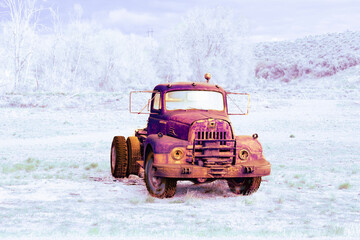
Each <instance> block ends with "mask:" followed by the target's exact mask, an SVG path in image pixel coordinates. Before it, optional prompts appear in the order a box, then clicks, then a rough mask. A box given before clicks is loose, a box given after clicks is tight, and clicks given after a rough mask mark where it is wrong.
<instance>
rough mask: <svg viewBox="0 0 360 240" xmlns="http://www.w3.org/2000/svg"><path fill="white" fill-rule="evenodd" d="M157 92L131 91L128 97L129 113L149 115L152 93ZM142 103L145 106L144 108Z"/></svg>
mask: <svg viewBox="0 0 360 240" xmlns="http://www.w3.org/2000/svg"><path fill="white" fill-rule="evenodd" d="M156 92H157V91H131V92H130V96H129V112H130V113H136V114H150V106H151V102H152V100H153V98H151V96H152V94H153V93H156ZM144 103H146V104H145V106H144Z"/></svg>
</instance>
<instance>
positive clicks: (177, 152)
mask: <svg viewBox="0 0 360 240" xmlns="http://www.w3.org/2000/svg"><path fill="white" fill-rule="evenodd" d="M171 157H172V158H173V159H174V160H176V161H178V160H181V159H182V158H183V157H184V151H183V150H182V149H181V148H174V149H173V150H172V151H171Z"/></svg>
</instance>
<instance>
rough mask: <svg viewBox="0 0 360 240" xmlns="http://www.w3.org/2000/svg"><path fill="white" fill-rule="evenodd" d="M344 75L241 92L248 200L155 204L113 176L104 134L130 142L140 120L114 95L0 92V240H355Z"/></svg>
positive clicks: (193, 193) (356, 203)
mask: <svg viewBox="0 0 360 240" xmlns="http://www.w3.org/2000/svg"><path fill="white" fill-rule="evenodd" d="M354 69H355V70H354ZM354 69H353V70H351V71H352V72H350V74H349V73H347V75H346V73H343V74H345V75H343V76H342V75H339V74H338V75H337V76H335V77H333V78H332V79H330V80H331V81H330V80H329V79H327V80H326V82H327V83H328V84H327V85H326V86H324V85H321V84H322V83H321V80H316V81H318V85H316V84H315V83H314V81H312V83H311V84H312V85H311V84H310V82H309V83H307V82H303V83H299V84H297V85H296V84H293V85H291V84H286V85H283V86H276V87H269V86H270V85H264V86H260V87H258V88H255V87H252V88H249V89H246V91H248V92H250V93H251V94H252V95H251V96H252V99H251V110H250V115H248V116H243V117H241V116H236V117H233V118H232V121H233V126H234V127H235V132H236V133H237V134H253V133H255V132H256V133H258V134H259V136H260V137H259V139H260V141H261V143H262V144H263V148H264V155H265V157H266V158H267V159H268V160H269V161H270V162H271V164H272V173H271V175H270V176H268V177H264V178H263V182H262V184H261V186H260V189H259V191H258V192H257V193H255V194H253V195H251V196H247V197H244V196H236V195H234V194H232V193H231V192H230V190H229V189H228V187H227V184H226V182H224V181H216V182H213V183H210V184H205V185H193V184H192V183H190V182H179V183H178V189H177V192H176V195H175V197H174V198H171V199H164V200H161V199H154V198H152V197H150V196H149V195H148V193H147V190H146V188H145V185H144V182H143V180H142V179H140V178H138V177H136V176H131V177H130V178H129V179H121V180H116V179H114V178H112V177H111V174H110V167H109V153H110V145H111V141H112V137H113V136H114V135H124V136H129V135H132V134H133V132H134V130H135V129H136V128H140V127H144V126H145V123H146V117H147V116H146V115H142V116H137V115H130V114H129V113H128V111H127V106H128V96H126V95H124V94H115V93H103V94H102V93H97V94H78V95H66V94H55V95H54V94H30V95H3V96H1V97H0V106H1V108H0V111H1V117H0V126H1V127H0V164H1V165H0V238H1V239H4V238H23V239H29V238H39V237H41V238H54V237H57V238H68V237H70V238H74V237H75V238H101V239H104V238H109V239H112V238H114V239H115V238H116V239H119V238H120V239H125V238H126V239H139V238H141V239H174V238H175V239H209V238H219V239H220V238H221V239H227V238H228V239H239V237H240V236H241V238H242V239H243V238H246V239H262V238H267V239H280V238H281V239H298V238H320V239H329V238H336V239H358V237H359V236H360V200H359V199H360V190H359V189H360V161H359V160H360V148H359V142H360V141H359V136H360V124H359V119H360V91H359V90H360V89H359V87H358V86H359V78H358V76H359V75H358V72H359V69H356V68H354ZM350 76H351V77H352V78H351V77H350ZM339 78H340V79H339ZM336 79H338V81H336ZM351 79H352V80H351ZM354 79H355V80H354ZM324 81H325V80H324ZM344 82H347V83H348V84H344Z"/></svg>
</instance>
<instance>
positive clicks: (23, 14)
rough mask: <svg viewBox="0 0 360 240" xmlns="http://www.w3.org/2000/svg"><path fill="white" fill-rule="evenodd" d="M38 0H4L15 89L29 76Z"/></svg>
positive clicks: (38, 9) (5, 28)
mask: <svg viewBox="0 0 360 240" xmlns="http://www.w3.org/2000/svg"><path fill="white" fill-rule="evenodd" d="M36 2H37V0H3V3H2V5H3V7H5V8H6V9H7V13H8V14H9V21H8V22H7V23H6V24H5V25H4V30H5V31H4V32H6V33H7V34H8V35H9V39H8V44H9V50H10V51H11V54H10V61H12V68H13V69H12V71H13V77H14V80H13V82H14V86H13V91H16V90H17V89H18V88H19V87H23V85H24V83H25V81H26V80H27V78H28V74H29V69H30V59H31V57H32V54H33V50H34V41H35V36H36V29H37V26H38V15H39V12H40V10H41V9H40V8H38V7H37V6H36Z"/></svg>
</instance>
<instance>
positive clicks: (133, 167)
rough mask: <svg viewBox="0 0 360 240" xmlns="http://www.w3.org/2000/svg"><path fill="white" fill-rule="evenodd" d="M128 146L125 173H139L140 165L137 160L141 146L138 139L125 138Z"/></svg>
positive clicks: (139, 158) (139, 156)
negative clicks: (127, 161) (127, 164)
mask: <svg viewBox="0 0 360 240" xmlns="http://www.w3.org/2000/svg"><path fill="white" fill-rule="evenodd" d="M126 143H127V148H128V160H129V166H128V170H127V173H126V175H127V176H129V175H130V174H135V175H139V172H140V165H139V164H137V161H141V148H140V141H139V139H138V138H137V137H128V138H127V140H126Z"/></svg>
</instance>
